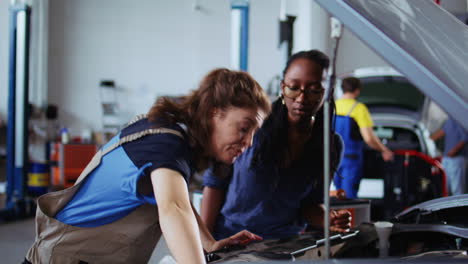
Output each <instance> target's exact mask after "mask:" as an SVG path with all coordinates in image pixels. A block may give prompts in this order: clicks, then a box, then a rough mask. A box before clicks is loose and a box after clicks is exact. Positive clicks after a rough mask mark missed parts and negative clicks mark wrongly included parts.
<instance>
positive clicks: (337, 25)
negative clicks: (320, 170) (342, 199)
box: [323, 17, 343, 259]
mask: <svg viewBox="0 0 468 264" xmlns="http://www.w3.org/2000/svg"><path fill="white" fill-rule="evenodd" d="M330 24H331V32H330V33H331V34H330V36H331V38H332V40H333V54H332V56H333V57H332V63H331V67H330V71H329V85H328V89H327V91H326V93H325V101H324V106H323V110H324V111H323V113H324V117H323V123H324V125H323V135H324V142H323V144H324V147H323V156H324V159H323V160H324V181H323V190H324V192H323V201H324V204H325V212H324V217H323V218H324V219H323V221H324V224H323V227H324V235H325V259H329V258H330V195H329V193H330V191H329V190H330V132H331V129H330V101H331V99H332V97H333V93H334V91H335V81H336V57H337V55H338V46H339V40H340V37H341V32H342V27H343V26H342V24H341V22H340V21H338V19H336V18H334V17H331V19H330Z"/></svg>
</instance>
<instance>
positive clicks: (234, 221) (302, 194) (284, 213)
mask: <svg viewBox="0 0 468 264" xmlns="http://www.w3.org/2000/svg"><path fill="white" fill-rule="evenodd" d="M258 135H259V133H257V134H256V136H255V137H254V142H253V145H252V147H250V148H249V149H247V150H246V151H245V152H244V153H243V154H242V155H241V156H240V157H239V158H238V159H237V160H236V162H235V163H234V167H233V172H232V177H230V178H227V179H221V178H219V177H217V176H215V175H213V170H212V169H208V170H207V171H206V172H205V174H204V177H203V178H204V185H205V186H209V187H213V188H218V189H222V190H224V191H226V199H225V202H224V205H223V207H222V209H221V211H220V214H219V215H218V217H217V220H216V226H215V230H214V236H215V238H217V239H220V238H224V237H228V236H231V235H233V234H235V233H237V232H239V231H241V230H243V229H247V230H249V231H251V232H253V233H256V234H258V235H260V236H262V237H263V238H265V239H270V238H284V237H291V236H294V235H297V234H298V233H300V231H302V230H303V229H304V227H305V223H306V222H305V219H303V217H302V215H301V210H300V209H301V207H302V205H304V204H308V203H317V204H319V203H322V200H323V177H322V175H321V173H318V172H319V171H322V167H323V165H322V164H321V163H322V159H321V157H322V156H323V153H322V152H321V150H318V149H311V148H309V149H306V150H305V151H304V153H303V155H302V156H301V157H300V158H299V159H297V160H296V161H294V162H293V163H292V164H291V166H289V167H288V168H280V167H279V166H278V165H277V164H259V165H257V166H255V167H253V166H252V167H251V161H252V157H253V154H254V152H255V149H256V148H257V147H258ZM336 138H339V136H337V137H336ZM336 141H337V142H338V144H336V145H335V146H337V149H338V150H339V153H341V150H342V148H343V147H342V146H343V145H342V144H343V143H342V141H341V138H339V139H338V140H336ZM340 156H341V155H340Z"/></svg>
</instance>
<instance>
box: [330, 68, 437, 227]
mask: <svg viewBox="0 0 468 264" xmlns="http://www.w3.org/2000/svg"><path fill="white" fill-rule="evenodd" d="M346 77H356V78H358V79H360V80H361V84H362V89H361V93H360V96H359V98H358V101H360V102H362V103H364V104H365V105H366V106H367V107H368V109H369V111H370V112H371V115H372V119H373V121H374V132H375V134H376V135H377V136H378V137H379V138H380V139H381V141H382V143H383V144H384V145H386V146H387V147H388V148H389V149H391V150H392V151H396V155H395V159H394V161H393V162H383V160H382V158H381V155H380V153H379V152H377V151H374V150H372V149H371V148H369V147H365V150H364V166H363V179H362V180H361V184H360V188H359V192H358V197H359V198H364V199H371V206H372V210H371V213H372V214H371V218H372V219H373V220H382V219H390V218H391V217H393V216H394V215H395V214H396V213H398V212H400V211H402V210H403V209H405V208H407V207H408V206H411V205H415V204H417V203H420V202H423V201H427V200H430V199H434V198H438V197H441V196H443V195H445V192H444V191H443V188H442V187H443V179H442V177H443V176H442V173H437V174H436V173H434V172H435V169H434V168H433V163H437V161H434V160H433V158H435V157H436V156H437V155H438V153H437V150H436V147H435V144H434V142H433V141H432V140H431V139H430V132H429V130H428V126H432V127H436V126H438V125H439V124H440V122H441V121H443V119H444V118H445V116H446V114H445V113H444V112H443V111H442V110H441V109H440V108H438V107H437V106H436V105H435V104H434V102H432V101H431V100H430V99H429V98H428V97H426V96H425V95H424V94H423V93H422V92H421V91H420V90H419V89H417V88H416V87H415V86H414V85H413V84H412V83H411V82H410V81H409V80H408V79H407V78H406V77H405V76H403V75H402V74H401V73H399V72H398V71H396V70H395V69H393V68H391V67H368V68H359V69H356V70H354V71H352V72H348V73H345V74H341V75H339V76H338V80H337V84H336V88H335V98H339V97H340V96H341V94H342V91H341V80H342V79H344V78H346ZM429 112H431V113H429Z"/></svg>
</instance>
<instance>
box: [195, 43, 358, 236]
mask: <svg viewBox="0 0 468 264" xmlns="http://www.w3.org/2000/svg"><path fill="white" fill-rule="evenodd" d="M328 66H329V59H328V57H327V56H326V55H325V54H324V53H322V52H320V51H318V50H311V51H302V52H299V53H296V54H294V55H292V56H291V57H290V59H289V61H288V62H287V64H286V67H285V69H284V71H283V80H282V82H281V96H280V98H279V99H278V100H276V101H275V102H274V103H273V106H272V113H271V114H270V115H269V116H268V117H267V119H266V120H265V122H264V124H263V126H262V128H261V129H260V130H259V131H258V132H257V133H256V135H255V137H254V141H253V144H252V147H250V148H249V149H247V150H246V152H244V153H243V154H242V155H241V156H240V157H239V158H238V159H237V160H236V162H235V163H234V166H233V167H232V168H230V169H224V170H221V169H219V167H218V168H210V169H209V170H207V171H206V172H205V174H204V185H205V188H204V191H203V201H202V213H201V215H202V218H203V219H204V221H205V223H206V224H207V226H208V227H209V228H210V229H211V231H212V232H213V234H214V236H215V237H225V236H229V235H232V234H235V233H236V232H238V231H240V230H243V229H248V230H250V231H252V232H254V233H256V234H258V235H260V236H262V237H263V238H266V239H276V238H286V237H292V236H294V235H297V234H300V233H301V232H302V231H303V230H304V229H305V227H306V224H308V225H309V226H311V227H315V228H323V214H324V212H323V209H322V208H321V207H320V203H322V198H323V107H322V106H323V101H324V93H325V89H324V88H323V86H322V80H323V76H324V73H325V71H326V69H327V68H328ZM332 106H333V107H332V109H334V102H332ZM333 135H335V134H334V133H333ZM341 151H342V142H341V139H340V138H339V137H338V136H332V137H331V161H332V162H331V165H332V168H333V169H335V168H336V167H337V166H338V164H339V159H340V156H341ZM327 192H328V190H327ZM330 215H331V229H332V230H333V231H345V230H347V229H348V228H349V224H350V215H349V213H348V212H347V211H340V212H331V213H330Z"/></svg>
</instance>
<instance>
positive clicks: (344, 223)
mask: <svg viewBox="0 0 468 264" xmlns="http://www.w3.org/2000/svg"><path fill="white" fill-rule="evenodd" d="M351 220H352V217H351V213H350V212H349V211H348V210H333V211H331V212H330V230H331V231H334V232H347V231H349V228H351Z"/></svg>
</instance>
